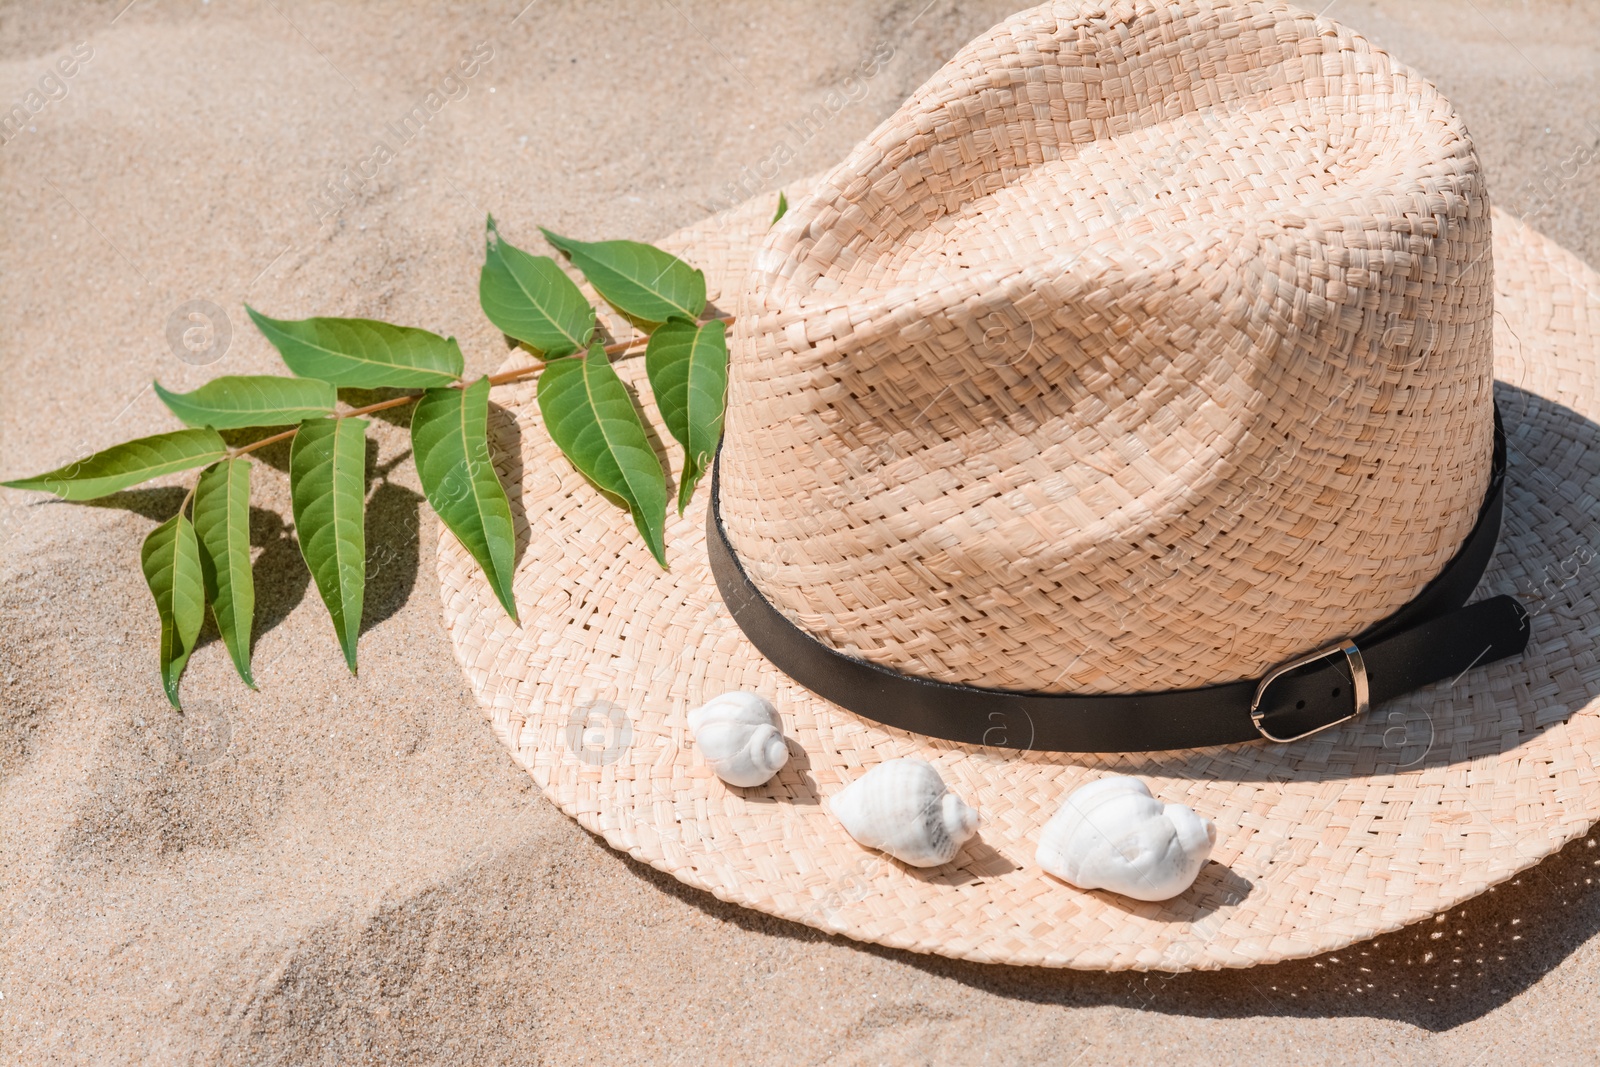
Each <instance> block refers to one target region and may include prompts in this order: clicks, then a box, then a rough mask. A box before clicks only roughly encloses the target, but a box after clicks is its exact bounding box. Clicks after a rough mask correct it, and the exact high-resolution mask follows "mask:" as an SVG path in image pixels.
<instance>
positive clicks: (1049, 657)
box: [722, 2, 1493, 692]
mask: <svg viewBox="0 0 1600 1067" xmlns="http://www.w3.org/2000/svg"><path fill="white" fill-rule="evenodd" d="M756 267H757V270H758V271H759V275H758V277H757V278H756V279H755V282H754V285H753V286H752V287H751V288H750V290H749V291H748V292H747V293H746V294H745V296H744V298H743V299H742V300H741V301H740V303H739V305H738V315H739V322H738V325H737V326H736V327H735V328H734V332H735V339H734V344H735V346H736V349H737V351H738V353H739V359H738V361H737V362H736V364H735V366H734V369H733V374H732V377H731V381H730V386H729V399H728V421H727V438H726V443H725V444H724V446H723V454H722V473H723V489H722V501H723V507H722V514H723V518H724V521H725V522H726V525H727V528H728V533H729V537H730V540H731V542H732V543H733V545H734V547H735V548H736V549H737V550H738V552H739V555H740V557H741V559H742V560H743V561H744V564H745V569H746V571H747V572H748V573H749V574H750V577H751V578H752V580H753V581H754V582H755V583H756V585H757V586H758V587H760V588H761V590H762V591H763V593H765V594H766V597H767V599H768V600H769V601H771V602H772V603H773V604H775V605H776V606H777V607H778V608H779V609H781V610H783V611H784V612H785V613H786V614H787V615H788V616H789V617H790V619H791V620H792V621H793V622H795V623H797V624H799V625H800V626H802V627H803V628H805V629H807V630H809V631H811V632H812V633H813V634H815V635H816V636H818V637H819V638H821V639H822V640H823V641H824V642H826V643H828V644H830V645H832V646H833V647H835V648H838V649H840V650H842V651H845V652H848V653H851V654H853V655H856V656H859V657H862V658H865V659H869V660H873V661H876V662H879V663H883V664H885V665H887V666H891V667H895V668H898V669H901V670H906V671H910V672H912V673H915V674H919V675H923V676H925V677H932V678H938V679H940V680H942V681H950V682H965V683H968V684H974V685H988V686H997V687H1002V688H1015V689H1029V690H1042V691H1046V692H1052V691H1055V692H1141V691H1148V690H1152V689H1173V688H1187V687H1191V686H1198V685H1206V684H1210V683H1213V682H1226V681H1234V680H1236V679H1240V678H1254V677H1259V676H1260V675H1261V674H1262V673H1264V671H1265V670H1266V669H1267V668H1268V667H1270V666H1271V665H1272V664H1274V663H1278V662H1281V661H1283V660H1285V659H1287V658H1289V657H1290V656H1293V655H1295V654H1297V653H1299V652H1302V651H1305V650H1306V649H1308V648H1315V647H1317V646H1319V645H1322V644H1325V643H1327V642H1328V641H1330V640H1333V639H1336V638H1339V637H1342V636H1345V635H1347V634H1350V633H1354V632H1356V631H1359V630H1361V629H1363V628H1365V627H1366V626H1367V625H1368V624H1370V623H1373V622H1376V621H1378V620H1379V619H1382V618H1384V617H1385V616H1387V615H1389V614H1391V613H1392V612H1393V611H1394V610H1395V609H1396V608H1398V607H1399V606H1400V605H1401V604H1403V603H1405V602H1406V601H1407V600H1409V599H1411V597H1412V596H1414V595H1415V594H1416V593H1417V592H1418V591H1419V590H1420V589H1421V588H1422V587H1423V586H1424V585H1425V584H1426V583H1427V582H1428V581H1429V580H1430V579H1431V578H1433V576H1434V575H1435V574H1437V573H1438V572H1439V570H1440V569H1441V568H1442V567H1443V566H1444V564H1445V563H1446V562H1447V561H1448V560H1449V559H1450V557H1451V556H1452V555H1453V554H1454V553H1455V551H1456V549H1457V548H1459V547H1460V545H1461V542H1462V540H1463V539H1464V538H1465V537H1466V535H1467V533H1468V532H1469V530H1470V529H1471V527H1472V523H1473V521H1474V520H1475V519H1476V517H1477V511H1478V504H1479V502H1480V501H1481V500H1482V499H1483V492H1484V488H1485V486H1486V485H1487V484H1488V475H1489V450H1490V433H1491V430H1492V422H1491V417H1490V404H1491V386H1490V379H1491V368H1490V364H1491V351H1490V346H1491V335H1492V323H1491V321H1490V316H1491V314H1492V304H1493V302H1492V300H1491V296H1490V285H1491V275H1492V271H1493V264H1492V262H1491V257H1490V255H1489V201H1488V197H1487V195H1486V194H1485V192H1484V188H1483V180H1482V176H1481V174H1480V172H1479V168H1478V163H1477V158H1476V155H1475V153H1474V151H1473V148H1472V143H1471V141H1470V139H1469V138H1468V137H1467V136H1466V132H1465V130H1464V129H1463V127H1462V125H1461V122H1460V120H1459V118H1458V117H1457V116H1456V115H1455V114H1454V112H1453V111H1452V110H1451V108H1450V105H1449V102H1448V101H1446V100H1445V99H1444V98H1443V97H1441V96H1440V95H1439V93H1438V92H1437V90H1435V89H1434V88H1433V87H1432V86H1431V85H1429V84H1428V83H1427V82H1426V81H1425V80H1424V79H1422V78H1421V77H1419V76H1418V75H1416V74H1415V73H1414V72H1412V71H1409V70H1407V69H1405V68H1404V67H1402V66H1400V65H1399V64H1397V63H1395V62H1394V61H1393V60H1391V59H1390V58H1389V57H1388V56H1387V55H1385V54H1384V53H1382V52H1380V51H1378V50H1376V49H1375V48H1373V47H1372V46H1371V45H1369V44H1368V43H1367V42H1366V41H1365V40H1364V39H1363V38H1361V37H1360V36H1358V35H1356V34H1354V33H1353V32H1351V31H1349V30H1346V29H1344V28H1343V27H1341V26H1339V25H1338V24H1336V23H1334V22H1332V21H1329V20H1327V19H1318V18H1316V17H1314V16H1312V15H1311V14H1309V13H1306V12H1301V11H1296V10H1294V9H1292V8H1286V7H1283V6H1281V5H1269V4H1260V3H1239V4H1229V3H1218V4H1214V5H1213V4H1209V3H1194V2H1189V3H1183V4H1172V5H1163V6H1159V7H1156V6H1152V5H1149V4H1139V5H1132V4H1117V5H1112V6H1111V7H1110V8H1101V7H1093V8H1092V9H1091V7H1090V6H1089V5H1084V6H1083V8H1082V9H1080V8H1079V7H1078V5H1060V6H1046V7H1041V8H1037V9H1034V10H1033V11H1029V12H1025V13H1023V14H1021V15H1017V16H1015V17H1013V18H1012V19H1011V20H1009V21H1007V22H1006V23H1004V24H1003V25H1001V26H999V27H996V28H995V29H994V30H992V31H990V32H989V33H987V34H985V35H984V36H983V37H980V38H979V39H978V40H976V41H974V42H973V43H972V44H970V45H968V46H967V47H966V48H965V49H963V50H962V51H961V52H960V53H958V54H957V55H956V56H955V57H954V58H953V59H952V60H951V61H950V62H949V63H948V64H946V66H945V67H944V68H943V70H941V71H940V72H939V73H938V74H936V75H935V76H934V77H933V78H932V79H931V80H930V81H929V82H928V83H927V84H926V85H924V86H923V87H922V88H921V89H919V90H918V91H917V93H916V94H915V95H914V96H913V97H912V98H911V99H910V100H909V101H907V102H906V103H905V104H904V105H903V106H902V107H901V108H900V110H899V111H898V112H896V113H895V115H894V116H893V117H892V118H890V119H889V120H888V121H887V122H885V123H884V124H883V125H881V126H880V127H878V129H877V130H875V131H874V132H873V133H872V135H871V136H870V137H869V138H868V139H867V140H866V141H864V142H862V144H861V145H860V146H858V147H857V148H856V150H855V151H854V152H852V153H851V154H850V156H849V157H848V158H846V159H845V160H844V161H843V162H842V163H841V164H839V165H838V166H837V167H836V168H835V169H834V170H832V171H831V172H830V173H829V175H828V176H827V178H826V179H825V180H824V182H823V185H822V187H821V188H820V189H819V190H818V191H817V192H816V194H815V195H814V196H813V197H811V198H809V199H807V200H805V201H796V202H795V206H794V208H793V210H792V211H791V212H790V213H789V215H788V216H786V217H785V218H784V219H783V221H782V222H780V223H779V224H778V226H777V227H776V228H775V229H774V231H773V233H772V235H771V237H770V238H769V239H768V240H767V241H766V242H765V243H764V244H763V246H762V248H761V249H760V251H759V252H758V253H757V255H756ZM1264 490H1265V491H1264Z"/></svg>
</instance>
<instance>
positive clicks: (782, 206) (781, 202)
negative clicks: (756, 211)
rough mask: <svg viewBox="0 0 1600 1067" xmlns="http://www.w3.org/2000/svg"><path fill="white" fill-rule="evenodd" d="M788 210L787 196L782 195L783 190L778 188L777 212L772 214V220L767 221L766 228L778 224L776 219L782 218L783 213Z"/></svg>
mask: <svg viewBox="0 0 1600 1067" xmlns="http://www.w3.org/2000/svg"><path fill="white" fill-rule="evenodd" d="M788 210H789V198H788V197H786V196H784V195H783V190H782V189H780V190H778V211H777V213H776V214H775V215H773V216H772V221H771V222H769V223H767V229H769V230H770V229H772V228H773V227H774V226H776V225H777V224H778V220H779V219H781V218H783V216H784V213H785V212H787V211H788Z"/></svg>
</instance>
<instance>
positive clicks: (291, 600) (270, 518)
mask: <svg viewBox="0 0 1600 1067" xmlns="http://www.w3.org/2000/svg"><path fill="white" fill-rule="evenodd" d="M250 544H251V545H252V546H254V547H256V548H259V549H261V554H260V555H259V556H257V557H256V560H255V563H254V564H252V565H251V568H250V570H251V574H252V575H253V576H254V578H255V586H256V614H255V623H254V625H253V626H252V627H251V631H250V632H251V642H250V643H251V648H252V650H253V649H254V647H255V643H256V642H257V641H259V640H261V636H262V635H263V634H266V633H270V632H271V631H272V630H273V629H275V628H276V627H277V626H278V624H279V623H281V622H283V620H284V619H287V618H288V617H289V613H290V612H292V611H293V610H294V609H295V608H297V607H299V606H300V601H302V600H304V599H305V595H306V589H307V588H309V587H310V585H311V572H310V571H309V570H307V569H306V561H305V560H304V559H303V558H301V555H300V544H299V542H297V541H296V540H295V537H294V528H293V527H292V526H290V525H289V524H288V523H286V522H284V521H283V516H281V515H279V514H278V513H277V512H276V511H272V510H271V509H269V508H257V507H252V508H251V509H250Z"/></svg>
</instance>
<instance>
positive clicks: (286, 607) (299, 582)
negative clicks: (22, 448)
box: [81, 442, 311, 650]
mask: <svg viewBox="0 0 1600 1067" xmlns="http://www.w3.org/2000/svg"><path fill="white" fill-rule="evenodd" d="M284 444H285V445H287V442H285V443H284ZM275 447H277V446H268V448H275ZM262 451H263V452H265V451H266V449H263V450H262ZM255 455H258V456H259V455H261V452H257V453H255ZM187 493H188V490H186V489H184V488H183V487H181V486H162V487H158V488H152V489H124V490H122V491H121V492H116V493H112V494H110V495H109V496H103V497H100V498H99V499H98V500H85V501H81V503H82V504H83V506H85V507H91V508H115V509H117V510H120V511H129V512H132V513H133V514H135V515H138V516H140V517H141V518H145V519H149V520H151V521H152V522H166V521H167V520H168V519H170V518H172V516H173V515H176V514H177V512H178V507H179V505H180V504H182V503H183V498H184V497H185V496H186V495H187ZM250 544H251V546H252V547H254V548H259V549H261V554H260V555H258V556H257V557H256V558H255V562H253V563H252V564H251V565H250V572H251V575H252V577H253V578H254V581H255V592H256V610H255V621H254V624H253V625H252V626H251V647H252V649H253V648H254V647H255V642H256V641H258V640H260V638H261V635H262V634H265V633H269V632H271V631H272V629H273V628H274V627H276V626H277V625H278V624H279V623H281V622H283V620H284V619H286V618H288V617H289V613H290V612H291V611H293V610H294V609H295V608H296V607H297V606H298V605H299V603H300V601H301V600H303V599H304V598H305V595H306V588H307V586H309V585H310V584H311V572H310V571H308V570H307V569H306V565H305V561H304V560H303V559H302V558H301V557H300V546H299V544H298V543H297V542H296V541H295V539H294V529H293V527H292V526H290V525H289V524H288V523H286V522H284V521H283V517H282V516H281V515H279V514H278V513H277V512H276V511H273V510H271V509H270V508H258V507H255V506H253V505H252V506H251V508H250ZM219 638H220V635H219V634H218V632H217V627H216V622H215V621H214V620H213V618H212V616H211V612H210V610H209V609H208V610H207V612H206V619H205V623H204V624H203V625H202V627H201V629H200V636H199V637H198V638H197V639H196V641H195V649H197V650H198V649H201V648H204V647H205V646H206V645H209V644H211V643H212V642H213V641H216V640H218V639H219Z"/></svg>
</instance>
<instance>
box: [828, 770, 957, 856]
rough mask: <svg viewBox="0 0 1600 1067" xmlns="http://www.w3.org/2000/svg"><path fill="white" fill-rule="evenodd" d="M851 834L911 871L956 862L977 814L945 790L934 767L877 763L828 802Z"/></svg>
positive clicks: (941, 779)
mask: <svg viewBox="0 0 1600 1067" xmlns="http://www.w3.org/2000/svg"><path fill="white" fill-rule="evenodd" d="M828 806H829V807H830V808H831V809H832V811H833V814H834V817H835V818H837V819H838V820H839V821H840V822H841V823H843V824H844V828H845V829H846V830H847V831H849V833H850V836H851V837H853V838H855V839H856V840H857V841H859V842H861V844H863V845H866V846H867V847H868V848H875V849H878V850H880V851H882V852H887V853H888V854H889V855H891V856H893V857H894V858H895V859H897V860H901V861H903V862H905V863H909V864H910V865H911V866H913V867H937V866H939V865H940V864H941V863H949V862H950V861H951V860H952V859H954V858H955V855H956V853H957V852H959V851H960V850H961V846H962V844H963V843H965V842H966V840H967V838H969V837H971V836H972V835H973V834H975V833H977V832H978V811H977V809H976V808H972V807H968V806H967V804H966V803H965V802H963V801H962V799H961V798H960V797H958V796H956V795H955V794H954V793H952V792H950V791H949V790H948V789H946V788H945V784H944V779H943V778H940V777H939V772H938V771H936V770H934V767H933V764H931V763H925V762H923V761H922V760H919V759H893V760H890V761H889V762H887V763H880V764H878V766H876V767H874V768H872V770H870V771H868V772H867V773H866V774H864V775H862V776H861V777H860V778H858V779H856V781H855V782H853V783H851V784H850V785H848V786H846V787H845V788H844V789H842V790H840V791H839V792H838V793H836V794H834V796H833V799H832V800H830V801H829V802H828Z"/></svg>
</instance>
